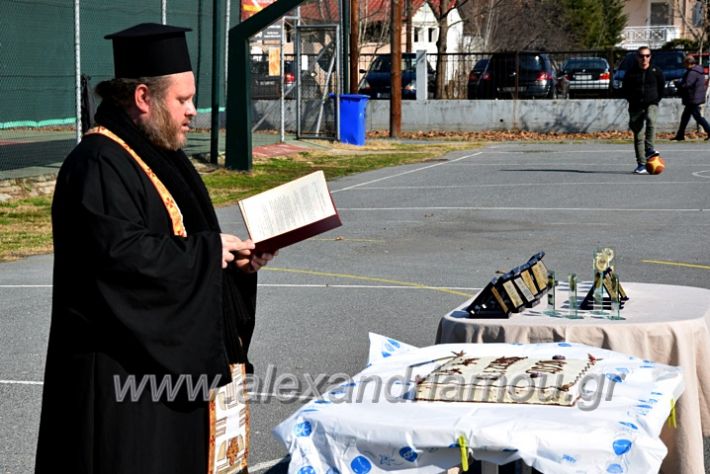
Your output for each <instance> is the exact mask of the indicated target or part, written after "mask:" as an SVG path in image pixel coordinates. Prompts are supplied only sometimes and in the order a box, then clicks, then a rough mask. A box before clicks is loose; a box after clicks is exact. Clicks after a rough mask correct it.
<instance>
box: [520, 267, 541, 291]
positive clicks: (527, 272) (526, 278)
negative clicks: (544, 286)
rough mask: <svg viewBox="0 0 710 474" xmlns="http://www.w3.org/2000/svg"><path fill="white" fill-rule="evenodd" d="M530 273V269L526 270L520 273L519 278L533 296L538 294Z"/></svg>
mask: <svg viewBox="0 0 710 474" xmlns="http://www.w3.org/2000/svg"><path fill="white" fill-rule="evenodd" d="M530 271H531V270H530V269H527V268H526V269H525V270H523V271H522V272H520V278H522V279H523V281H524V282H525V285H526V286H527V287H528V289H529V290H530V292H532V293H533V294H535V293H537V292H538V288H537V286H536V285H535V282H534V281H533V276H532V273H530Z"/></svg>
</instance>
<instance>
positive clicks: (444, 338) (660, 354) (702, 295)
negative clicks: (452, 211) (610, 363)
mask: <svg viewBox="0 0 710 474" xmlns="http://www.w3.org/2000/svg"><path fill="white" fill-rule="evenodd" d="M623 286H624V289H625V290H626V293H627V294H628V296H629V297H630V299H629V301H627V302H626V303H625V304H624V307H623V309H622V310H621V316H622V317H623V318H624V319H623V320H610V319H606V318H600V317H597V316H593V315H591V314H590V313H591V312H588V311H583V312H580V313H579V314H580V315H582V316H583V319H568V318H565V317H550V316H547V315H545V314H544V311H545V309H546V306H547V304H546V303H545V302H541V303H540V304H538V305H537V306H536V307H534V308H531V309H527V310H525V311H524V312H522V313H518V314H513V315H511V317H510V318H509V319H482V318H470V316H469V315H468V313H467V312H466V311H465V308H466V307H468V306H469V304H470V302H471V301H473V299H472V300H469V301H468V302H466V303H464V304H462V305H461V306H460V307H459V308H457V309H455V310H453V311H451V312H450V313H448V314H447V315H445V316H444V317H443V318H442V319H441V321H440V323H439V328H438V331H437V335H436V342H437V343H439V344H445V343H453V342H479V343H481V342H485V343H489V342H507V343H542V342H553V341H567V342H578V343H582V344H587V345H590V346H594V347H601V348H605V349H611V350H613V351H616V352H621V353H624V354H628V355H632V356H636V357H640V358H643V359H647V360H651V361H654V362H657V363H662V364H668V365H673V366H680V367H681V368H682V370H683V378H684V381H685V387H686V388H685V392H684V393H683V395H682V397H681V398H680V399H679V400H678V402H677V420H678V426H677V428H676V429H673V428H669V427H665V428H664V429H663V432H662V433H661V439H663V441H664V443H666V446H668V456H667V457H666V459H665V460H664V462H663V466H662V469H661V472H663V473H665V474H705V468H704V458H703V437H708V436H710V290H707V289H704V288H694V287H686V286H674V285H659V284H646V283H623ZM588 287H589V284H587V286H586V287H585V288H582V285H580V290H583V289H586V288H588ZM567 289H568V288H566V287H565V286H563V285H561V286H559V287H558V288H557V301H558V302H559V305H558V306H559V307H560V308H562V311H561V312H562V313H563V316H564V315H565V314H571V311H569V309H568V308H569V301H568V291H567ZM584 294H585V293H584V292H582V291H580V294H579V295H578V300H581V298H582V297H583V296H584Z"/></svg>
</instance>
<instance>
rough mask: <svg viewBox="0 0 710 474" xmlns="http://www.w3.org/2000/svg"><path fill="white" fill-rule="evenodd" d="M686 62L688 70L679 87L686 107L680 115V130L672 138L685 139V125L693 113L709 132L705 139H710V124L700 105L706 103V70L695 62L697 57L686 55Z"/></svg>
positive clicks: (696, 119) (706, 131)
mask: <svg viewBox="0 0 710 474" xmlns="http://www.w3.org/2000/svg"><path fill="white" fill-rule="evenodd" d="M684 63H685V67H686V69H687V70H686V71H685V74H683V77H682V78H681V80H680V81H679V82H678V88H679V89H680V92H681V97H682V99H683V105H684V106H685V108H684V109H683V114H682V115H681V116H680V125H679V126H678V131H677V132H676V134H675V137H673V138H671V140H676V141H682V140H685V127H686V126H687V125H688V122H689V121H690V116H691V115H692V116H693V118H694V119H695V121H696V122H697V123H698V125H700V126H701V127H703V130H705V133H706V134H707V137H706V138H705V140H708V139H710V124H708V121H707V120H705V118H704V117H703V116H702V115H701V114H700V105H701V104H704V103H705V72H704V71H703V68H702V66H698V65H697V64H695V58H693V57H692V56H686V58H685V61H684Z"/></svg>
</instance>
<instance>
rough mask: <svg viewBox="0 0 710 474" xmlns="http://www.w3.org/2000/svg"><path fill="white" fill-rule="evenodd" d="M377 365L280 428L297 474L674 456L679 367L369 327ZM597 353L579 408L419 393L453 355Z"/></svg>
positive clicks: (626, 461) (618, 466) (560, 467)
mask: <svg viewBox="0 0 710 474" xmlns="http://www.w3.org/2000/svg"><path fill="white" fill-rule="evenodd" d="M370 342H371V343H370V357H369V364H368V366H367V368H366V369H364V370H363V371H362V372H360V373H358V374H356V375H355V376H353V377H352V378H351V379H350V380H345V381H341V382H339V383H337V384H335V386H331V388H330V389H328V391H327V392H326V393H324V394H323V395H322V397H320V398H318V399H315V400H312V401H310V402H308V403H307V404H306V405H304V406H303V407H301V408H300V409H298V410H297V411H296V412H295V413H293V414H292V415H291V416H290V417H289V418H288V419H286V420H285V421H283V422H282V423H281V424H279V425H278V426H277V427H276V428H274V434H275V435H276V437H277V438H279V439H280V440H281V441H282V442H283V443H284V445H285V446H286V448H287V449H288V452H289V453H290V455H291V460H290V463H289V473H290V474H339V473H343V474H414V473H416V474H435V473H439V472H442V471H446V470H447V469H448V468H451V467H453V466H456V465H458V464H461V462H462V460H463V459H466V458H467V457H468V455H473V457H474V458H476V459H480V460H483V461H485V462H486V463H492V464H505V463H508V462H512V461H515V460H518V459H520V460H522V461H524V462H525V463H526V464H527V465H528V466H532V467H535V468H536V469H538V470H540V471H542V472H545V473H546V474H562V473H569V472H575V473H590V474H591V473H624V474H648V473H649V472H653V471H654V470H658V468H659V467H660V464H661V461H662V459H663V457H664V456H665V454H666V447H665V446H664V444H663V442H662V441H661V440H660V438H659V434H660V431H661V428H662V426H663V425H664V424H666V423H667V418H668V415H669V413H671V410H672V409H671V407H672V405H673V402H674V400H676V399H678V398H679V397H680V396H682V395H681V394H682V391H683V380H682V374H681V370H680V369H679V368H677V367H671V366H667V365H664V364H656V363H652V362H650V361H646V360H643V359H640V358H638V357H633V356H628V355H626V354H620V353H617V352H613V351H609V350H605V349H600V348H597V347H590V346H587V345H583V344H576V343H570V342H559V343H549V344H468V343H464V344H440V345H434V346H429V347H423V348H415V347H412V346H408V345H407V344H404V343H402V342H400V341H396V340H393V339H390V338H387V337H385V336H380V335H377V334H370ZM462 353H463V354H465V356H467V357H469V356H470V357H524V358H525V357H530V358H533V359H543V360H549V359H550V358H553V357H556V358H557V359H558V360H564V359H566V360H577V359H579V360H585V361H586V360H588V359H590V358H589V356H590V355H591V356H592V358H596V362H595V363H594V365H593V367H592V368H590V369H589V370H588V371H587V372H585V377H584V378H586V377H590V379H591V380H593V381H596V382H592V385H591V386H590V385H587V384H586V383H583V382H580V385H579V387H580V389H581V390H582V391H581V392H580V394H581V398H580V399H578V400H577V402H576V404H575V405H574V406H557V405H534V404H523V403H475V402H445V401H419V400H415V392H416V388H417V386H418V385H417V380H421V377H425V376H427V375H428V374H429V373H431V372H432V371H433V370H435V369H436V368H437V367H438V366H440V365H441V364H442V363H443V362H442V361H443V360H445V359H451V358H452V356H453V355H454V354H459V355H462Z"/></svg>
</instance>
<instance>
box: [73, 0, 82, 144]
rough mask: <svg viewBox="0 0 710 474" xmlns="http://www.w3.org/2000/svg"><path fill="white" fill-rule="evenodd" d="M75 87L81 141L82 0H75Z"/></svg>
mask: <svg viewBox="0 0 710 474" xmlns="http://www.w3.org/2000/svg"><path fill="white" fill-rule="evenodd" d="M74 89H75V91H74V92H75V95H74V97H75V101H76V103H75V105H76V107H75V108H76V122H75V124H74V126H75V127H76V142H77V143H79V142H80V141H81V0H74Z"/></svg>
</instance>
